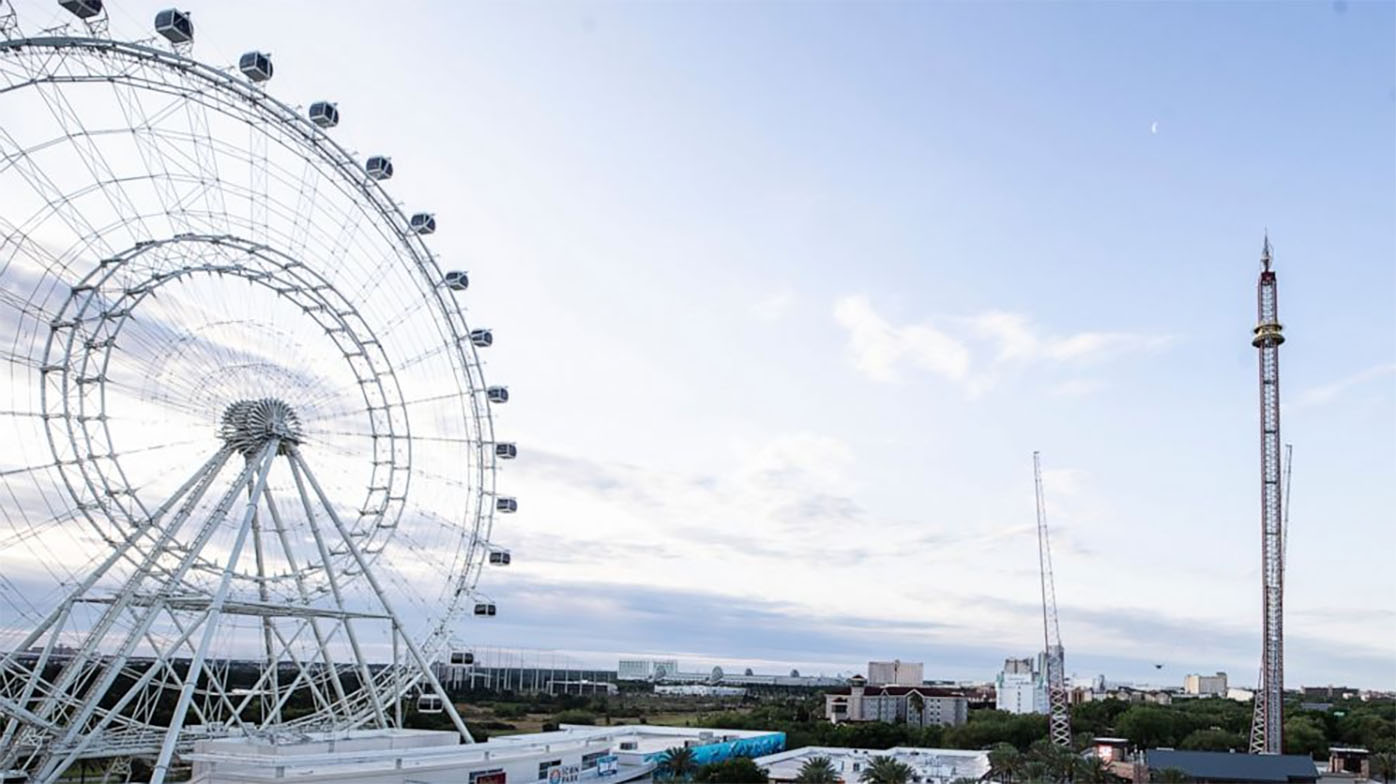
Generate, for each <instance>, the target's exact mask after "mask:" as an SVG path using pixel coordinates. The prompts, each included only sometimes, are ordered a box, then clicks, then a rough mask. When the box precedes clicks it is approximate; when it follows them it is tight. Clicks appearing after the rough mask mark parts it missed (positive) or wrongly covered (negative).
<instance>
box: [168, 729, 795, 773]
mask: <svg viewBox="0 0 1396 784" xmlns="http://www.w3.org/2000/svg"><path fill="white" fill-rule="evenodd" d="M459 741H460V738H459V737H458V736H457V735H456V734H455V733H453V732H439V731H433V730H402V729H390V730H355V731H352V732H349V733H347V734H340V735H336V736H334V737H329V736H327V735H325V734H319V735H315V734H312V735H307V736H304V737H303V738H300V739H296V740H289V741H288V739H287V738H284V737H282V738H278V739H264V738H222V739H218V740H206V741H200V742H198V743H197V744H196V746H195V750H194V751H193V752H192V753H191V754H188V755H186V756H187V758H188V759H189V760H190V761H191V762H192V763H193V766H194V769H193V776H192V778H191V781H193V782H197V784H261V783H262V782H283V781H285V780H287V779H295V780H300V781H325V782H328V781H333V782H336V784H514V783H515V782H523V783H525V784H533V783H534V782H538V781H553V780H556V781H592V780H596V781H604V782H607V784H610V783H611V782H626V781H635V780H637V779H645V778H648V777H649V775H650V773H651V772H652V771H653V770H654V768H655V765H656V764H657V763H658V761H659V759H660V757H662V756H663V755H664V754H665V752H666V751H667V750H668V749H670V748H673V747H675V746H682V747H686V748H691V749H693V756H694V759H695V761H696V762H697V763H698V764H700V765H701V764H706V763H708V762H720V761H722V760H725V759H729V758H731V757H756V756H761V755H768V754H774V753H776V752H779V751H781V750H783V749H784V748H785V734H784V733H781V732H765V731H760V730H721V731H717V730H700V729H695V728H691V727H662V726H651V725H627V726H617V727H589V726H588V727H581V726H574V725H563V727H562V728H561V729H559V730H557V731H555V732H537V733H529V734H526V735H508V736H505V737H500V738H490V739H489V741H487V742H485V743H474V744H461V743H460V742H459Z"/></svg>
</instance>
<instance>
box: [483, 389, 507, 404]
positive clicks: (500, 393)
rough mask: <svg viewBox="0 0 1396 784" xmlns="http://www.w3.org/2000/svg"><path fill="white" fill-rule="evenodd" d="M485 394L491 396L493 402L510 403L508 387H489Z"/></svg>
mask: <svg viewBox="0 0 1396 784" xmlns="http://www.w3.org/2000/svg"><path fill="white" fill-rule="evenodd" d="M485 395H486V396H487V397H489V399H490V402H491V403H508V402H509V388H508V387H489V388H487V389H486V390H485Z"/></svg>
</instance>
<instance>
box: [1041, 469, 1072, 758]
mask: <svg viewBox="0 0 1396 784" xmlns="http://www.w3.org/2000/svg"><path fill="white" fill-rule="evenodd" d="M1032 473H1033V485H1034V487H1035V489H1036V491H1037V563H1038V573H1039V576H1040V578H1041V582H1042V645H1043V657H1042V658H1043V662H1042V666H1043V670H1044V673H1043V677H1044V679H1045V680H1046V681H1047V708H1048V736H1049V737H1050V738H1051V740H1052V743H1053V744H1055V745H1057V746H1064V747H1068V748H1069V747H1070V746H1071V706H1070V700H1069V699H1068V695H1067V693H1066V653H1065V651H1064V650H1063V648H1062V631H1061V628H1060V626H1059V625H1058V623H1057V588H1056V584H1055V582H1054V580H1053V578H1052V542H1051V539H1050V537H1049V535H1048V532H1047V504H1046V502H1045V501H1044V500H1043V495H1042V458H1041V456H1040V455H1039V454H1038V453H1037V452H1033V453H1032Z"/></svg>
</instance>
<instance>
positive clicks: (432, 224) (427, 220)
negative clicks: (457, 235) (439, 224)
mask: <svg viewBox="0 0 1396 784" xmlns="http://www.w3.org/2000/svg"><path fill="white" fill-rule="evenodd" d="M408 223H410V224H411V226H412V230H413V231H415V232H417V233H418V234H431V233H432V232H434V231H436V216H435V215H432V214H431V213H430V212H419V213H417V214H416V215H413V216H412V217H411V218H410V219H409V221H408Z"/></svg>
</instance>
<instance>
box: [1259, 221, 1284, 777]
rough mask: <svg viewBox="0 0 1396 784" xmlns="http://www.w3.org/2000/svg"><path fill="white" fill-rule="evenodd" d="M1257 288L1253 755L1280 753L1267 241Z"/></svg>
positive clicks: (1276, 488)
mask: <svg viewBox="0 0 1396 784" xmlns="http://www.w3.org/2000/svg"><path fill="white" fill-rule="evenodd" d="M1260 260H1261V263H1262V264H1263V266H1264V268H1263V269H1262V270H1261V271H1260V279H1259V280H1258V281H1257V282H1256V325H1255V330H1254V336H1253V337H1252V338H1251V345H1252V346H1255V347H1256V349H1257V351H1258V353H1259V359H1260V583H1261V650H1260V688H1258V689H1257V690H1256V693H1255V713H1254V715H1253V717H1252V719H1251V739H1250V740H1251V742H1250V750H1251V753H1253V754H1279V753H1281V752H1282V750H1283V749H1284V740H1283V737H1282V735H1283V732H1284V681H1285V679H1284V519H1283V508H1284V504H1283V499H1282V495H1283V492H1284V489H1283V487H1282V486H1281V484H1280V471H1281V466H1280V463H1281V460H1280V345H1281V344H1282V343H1284V342H1285V336H1284V327H1283V326H1282V325H1281V324H1280V313H1279V305H1278V302H1277V299H1278V286H1277V284H1276V280H1275V272H1274V270H1272V269H1270V262H1271V259H1270V235H1269V232H1266V235H1265V244H1264V247H1263V249H1262V251H1261V257H1260Z"/></svg>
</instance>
